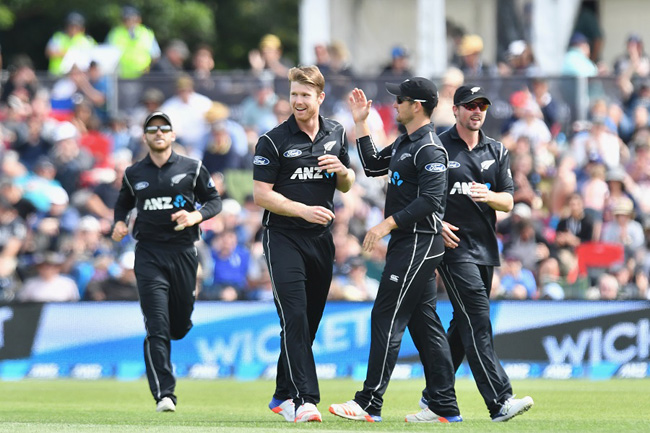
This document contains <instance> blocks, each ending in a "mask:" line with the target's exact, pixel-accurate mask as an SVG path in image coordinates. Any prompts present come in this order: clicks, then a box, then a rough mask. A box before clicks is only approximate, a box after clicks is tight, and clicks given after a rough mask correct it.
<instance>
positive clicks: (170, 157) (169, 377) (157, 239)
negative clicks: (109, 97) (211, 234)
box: [112, 111, 221, 412]
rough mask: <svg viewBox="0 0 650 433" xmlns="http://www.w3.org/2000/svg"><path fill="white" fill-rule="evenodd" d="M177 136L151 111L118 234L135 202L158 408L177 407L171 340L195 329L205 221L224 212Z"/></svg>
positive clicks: (126, 182) (127, 176)
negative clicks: (176, 148) (178, 149)
mask: <svg viewBox="0 0 650 433" xmlns="http://www.w3.org/2000/svg"><path fill="white" fill-rule="evenodd" d="M175 139H176V135H175V134H174V131H173V129H172V124H171V121H170V119H169V117H168V116H167V115H166V114H164V113H162V112H160V111H157V112H153V113H151V114H150V115H149V116H148V117H147V119H146V120H145V122H144V135H143V141H144V143H145V144H146V145H147V146H148V147H149V154H148V155H147V156H146V157H145V158H143V159H142V160H141V161H139V162H137V163H135V164H133V165H132V166H130V167H129V168H127V169H126V171H125V173H124V179H123V183H122V189H121V190H120V193H119V197H118V199H117V204H116V205H115V227H114V228H113V235H112V238H113V240H114V241H117V242H119V241H121V240H122V238H124V236H126V235H127V234H128V227H127V224H126V218H127V214H128V213H129V211H131V209H133V208H136V209H137V217H136V220H135V224H134V227H133V237H134V238H135V239H136V240H137V245H136V250H135V268H134V270H135V276H136V279H137V283H138V294H139V296H140V306H141V308H142V314H143V315H144V324H145V328H146V331H147V336H146V337H145V340H144V359H145V365H146V370H147V379H148V380H149V387H150V388H151V393H152V394H153V397H154V398H155V399H156V402H157V406H156V410H157V411H158V412H173V411H175V410H176V395H174V389H175V387H176V379H175V378H174V375H173V373H172V364H171V360H170V352H171V344H170V340H180V339H181V338H183V337H184V336H185V335H186V334H187V333H188V332H189V330H190V329H191V328H192V321H191V315H192V310H193V309H194V300H195V298H196V272H197V268H198V255H197V250H196V247H195V246H194V243H195V242H196V241H197V240H199V237H200V229H199V226H198V224H199V223H200V222H201V221H204V220H207V219H208V218H212V217H213V216H215V215H216V214H217V213H219V212H220V211H221V198H220V197H219V193H218V192H217V190H216V189H215V186H214V182H213V181H212V178H211V177H210V173H208V170H207V169H206V168H205V167H204V166H203V164H202V163H201V161H198V160H195V159H191V158H188V157H185V156H181V155H179V154H177V153H175V152H173V151H172V143H173V142H174V140H175ZM197 203H199V204H201V208H200V209H198V210H197V208H196V204H197Z"/></svg>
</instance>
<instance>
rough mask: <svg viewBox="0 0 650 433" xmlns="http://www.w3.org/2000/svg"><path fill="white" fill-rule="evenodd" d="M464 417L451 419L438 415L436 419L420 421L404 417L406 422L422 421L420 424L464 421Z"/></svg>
mask: <svg viewBox="0 0 650 433" xmlns="http://www.w3.org/2000/svg"><path fill="white" fill-rule="evenodd" d="M462 421H463V419H462V418H461V417H450V418H449V419H447V418H445V417H444V416H441V417H438V418H436V419H432V420H431V421H420V420H413V421H409V420H408V418H404V422H410V423H420V424H427V423H436V422H439V423H443V424H450V423H453V422H462Z"/></svg>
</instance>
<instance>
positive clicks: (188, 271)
mask: <svg viewBox="0 0 650 433" xmlns="http://www.w3.org/2000/svg"><path fill="white" fill-rule="evenodd" d="M198 263H199V261H198V252H197V250H196V247H195V246H194V245H191V246H182V247H175V246H174V245H169V244H153V243H144V242H138V244H137V246H136V250H135V267H134V270H135V276H136V279H137V282H138V293H139V295H140V308H141V309H142V314H143V316H144V326H145V329H146V331H147V335H146V337H145V339H144V361H145V365H146V369H147V380H148V381H149V388H150V389H151V394H152V395H153V397H154V398H155V399H156V401H160V400H161V399H162V398H163V397H169V398H171V399H172V400H173V401H174V404H176V395H175V394H174V389H175V387H176V378H175V377H174V374H173V371H172V364H171V359H170V358H171V340H180V339H181V338H183V337H185V335H187V333H188V332H189V331H190V329H191V328H192V320H191V316H192V311H193V310H194V300H195V293H196V271H197V268H198Z"/></svg>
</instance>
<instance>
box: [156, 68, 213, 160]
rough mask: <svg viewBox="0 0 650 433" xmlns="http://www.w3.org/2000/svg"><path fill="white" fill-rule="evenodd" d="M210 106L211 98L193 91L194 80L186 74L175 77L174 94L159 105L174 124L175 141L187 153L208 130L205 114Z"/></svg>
mask: <svg viewBox="0 0 650 433" xmlns="http://www.w3.org/2000/svg"><path fill="white" fill-rule="evenodd" d="M211 107H212V100H211V99H210V98H208V97H207V96H205V95H201V94H200V93H197V92H195V91H194V80H193V79H192V77H190V76H189V75H187V74H185V75H181V76H180V77H178V78H177V79H176V95H174V96H172V97H171V98H169V99H167V100H166V101H165V102H164V103H163V104H162V106H161V107H160V110H161V111H162V112H164V113H167V115H168V116H169V118H170V119H171V121H172V124H173V125H174V131H175V132H176V141H177V142H178V143H180V144H181V145H183V147H184V148H185V150H186V152H187V153H188V154H193V153H194V152H196V150H195V149H197V148H199V147H200V146H201V141H202V140H203V139H204V137H205V134H206V132H207V131H208V127H207V124H206V123H205V114H206V113H207V112H208V110H209V109H210V108H211Z"/></svg>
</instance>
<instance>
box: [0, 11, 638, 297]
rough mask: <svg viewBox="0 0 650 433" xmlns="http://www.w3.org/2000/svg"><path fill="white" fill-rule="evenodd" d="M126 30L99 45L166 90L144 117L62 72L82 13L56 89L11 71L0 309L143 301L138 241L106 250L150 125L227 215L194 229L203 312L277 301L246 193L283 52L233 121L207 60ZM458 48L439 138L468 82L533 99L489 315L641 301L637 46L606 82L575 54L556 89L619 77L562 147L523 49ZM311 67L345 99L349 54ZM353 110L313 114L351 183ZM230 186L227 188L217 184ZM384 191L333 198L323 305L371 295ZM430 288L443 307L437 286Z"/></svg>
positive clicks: (266, 64) (127, 16) (52, 47)
mask: <svg viewBox="0 0 650 433" xmlns="http://www.w3.org/2000/svg"><path fill="white" fill-rule="evenodd" d="M123 18H124V22H123V23H122V24H121V25H120V26H118V27H116V28H115V29H113V30H112V31H111V33H110V34H109V35H110V37H109V38H108V40H109V42H111V43H113V44H114V45H116V46H120V44H124V43H125V39H124V38H128V37H137V38H141V39H142V41H143V43H141V44H140V45H139V48H138V49H139V50H140V51H139V52H138V53H134V52H128V53H127V54H126V56H127V58H126V64H125V63H124V61H125V58H124V57H122V60H120V62H119V65H118V69H117V71H118V73H119V74H120V76H121V77H126V78H133V77H138V76H140V75H142V74H147V73H149V74H165V75H166V76H173V77H174V78H173V79H174V83H175V93H174V94H173V95H171V96H170V97H165V95H164V94H163V92H161V91H160V90H159V89H158V88H155V87H150V88H147V89H146V90H145V91H144V92H143V93H142V97H141V99H140V102H139V104H138V105H137V106H134V107H130V108H129V109H128V111H126V112H110V110H108V109H107V101H108V100H109V99H110V98H111V95H112V92H113V91H114V90H115V89H112V88H111V82H112V81H111V80H107V77H106V75H105V74H104V73H103V72H102V71H101V68H100V66H101V65H98V64H97V63H96V62H94V61H90V62H88V63H87V64H83V63H73V64H71V65H68V66H67V69H66V64H65V62H64V60H63V59H64V57H63V56H64V55H65V49H66V48H69V47H70V45H71V44H73V45H74V44H79V45H94V44H95V41H94V40H91V39H92V38H88V37H85V36H83V24H84V22H83V17H82V16H81V15H79V14H78V13H72V14H71V15H70V16H69V17H68V19H67V21H66V27H65V31H64V32H59V33H57V34H56V35H54V36H53V37H52V40H50V41H49V42H47V51H46V52H47V55H48V56H49V57H50V60H51V63H50V73H51V74H52V76H54V77H56V80H55V81H54V84H53V85H52V86H51V87H45V86H43V85H41V84H40V83H39V80H38V79H37V74H36V73H35V71H34V69H33V67H32V64H31V60H30V59H29V58H27V57H25V56H18V57H16V58H14V59H12V61H11V62H10V68H9V74H8V79H7V80H6V82H4V83H3V84H2V93H1V97H0V139H2V146H0V221H1V223H0V301H36V302H48V301H77V300H88V301H103V300H134V299H137V289H136V287H135V278H134V275H133V248H134V240H133V239H132V238H131V237H130V236H129V237H127V238H125V239H124V240H123V241H122V242H120V243H119V244H116V243H115V242H113V241H111V240H110V230H111V226H112V223H113V220H112V218H113V206H114V203H115V200H116V197H117V194H118V191H119V189H120V187H121V183H122V175H123V172H124V169H125V168H126V167H127V166H129V165H130V164H131V163H132V162H134V161H136V160H138V159H139V158H141V157H142V156H143V155H144V154H145V153H146V149H145V148H144V147H143V146H144V145H143V144H142V139H141V136H142V122H143V119H144V118H145V117H146V115H147V114H148V113H149V112H151V111H154V110H158V109H160V110H162V111H164V112H166V113H167V114H169V115H170V117H171V118H172V123H173V126H174V129H175V132H176V135H177V138H178V139H177V143H176V145H175V151H177V152H179V153H183V154H187V155H190V156H192V157H195V158H198V159H202V160H203V162H204V164H205V165H206V167H208V168H209V170H210V172H211V173H213V178H214V181H215V184H216V185H217V188H218V190H219V192H220V194H221V195H222V197H223V198H224V202H223V211H222V212H221V213H220V214H219V215H218V216H217V217H215V218H213V219H211V220H209V221H206V222H204V223H203V224H202V229H203V241H201V242H200V245H199V251H200V256H201V266H200V278H199V281H200V286H201V287H199V289H200V290H199V298H200V299H205V300H224V301H232V300H271V299H273V295H272V291H271V282H270V278H269V276H268V272H267V269H266V264H265V262H264V259H263V257H262V252H263V248H262V245H261V244H260V240H261V220H262V218H261V216H262V210H261V209H260V208H259V207H257V206H256V205H255V204H254V202H253V200H252V197H251V196H250V188H249V189H247V185H249V186H250V185H252V180H251V179H248V182H247V181H246V180H245V179H246V176H247V173H248V174H250V170H251V169H252V165H251V164H252V156H251V155H252V154H253V150H254V149H253V146H254V145H255V143H256V142H257V138H258V136H259V135H260V134H262V133H264V132H265V131H267V130H268V129H270V128H272V127H273V126H275V125H276V124H278V123H279V122H282V121H284V120H285V119H286V118H287V117H288V116H289V115H290V114H291V107H290V105H289V102H288V99H287V97H288V95H284V94H278V92H276V88H275V87H274V82H275V80H276V79H283V80H284V79H286V71H287V69H288V68H289V67H290V66H292V65H291V62H290V61H288V60H287V59H286V58H285V57H284V56H283V53H282V43H281V41H280V39H279V38H278V37H277V36H275V35H265V36H263V37H262V38H261V41H260V44H259V47H257V48H255V49H253V50H251V52H250V53H249V60H250V70H249V71H248V72H246V73H247V74H250V76H252V77H254V78H255V80H256V81H255V82H256V83H257V84H256V85H255V87H254V88H253V89H251V91H250V95H249V96H248V97H247V98H245V99H243V100H242V102H241V103H240V104H237V105H228V104H225V103H223V102H222V101H216V100H212V99H211V98H209V97H208V96H206V94H205V93H209V92H207V91H206V90H208V89H213V88H214V86H215V81H214V77H213V75H212V72H213V71H212V69H213V68H214V59H213V57H212V50H211V48H210V47H208V46H198V47H196V48H195V50H194V51H191V50H190V49H189V48H188V46H187V45H186V44H185V42H183V41H181V40H176V39H175V40H171V41H170V42H168V43H167V44H166V45H165V49H164V51H163V52H161V50H160V48H159V47H158V43H157V41H156V40H155V36H154V35H153V33H152V32H151V30H150V29H148V28H147V27H145V26H144V25H143V24H142V22H141V17H140V15H139V12H138V11H137V10H135V9H133V8H125V10H124V13H123ZM65 34H68V36H67V37H68V38H69V39H66V36H65ZM79 35H82V36H79ZM129 35H131V36H129ZM73 40H74V41H76V42H74V43H73V42H72V41H73ZM455 41H456V46H455V48H454V51H453V53H452V54H453V56H452V57H451V60H452V65H451V66H450V68H449V69H448V71H447V72H446V73H445V74H444V76H443V77H441V78H440V79H439V80H435V81H436V83H437V84H438V87H439V89H440V102H439V105H438V108H437V109H436V111H435V112H434V118H433V120H434V123H435V125H436V128H437V131H438V132H441V131H444V130H445V129H447V128H449V127H450V126H451V125H453V123H454V122H455V120H454V118H453V116H452V112H451V104H452V102H451V101H452V96H453V93H454V91H455V89H456V88H457V87H459V86H460V85H462V84H463V83H464V82H471V80H472V79H474V78H480V77H494V78H496V79H498V77H504V76H522V77H526V83H527V85H525V86H523V87H522V88H519V89H517V90H516V91H514V92H513V93H512V94H511V95H510V98H509V102H510V110H511V111H512V118H511V119H509V120H508V121H507V122H504V124H503V127H502V134H501V136H499V137H496V138H498V139H500V140H502V141H503V143H504V144H505V145H506V147H507V148H508V149H509V151H510V155H511V170H512V176H513V179H514V182H515V203H516V205H515V208H514V210H513V212H511V213H510V214H499V223H498V227H497V230H498V233H499V236H500V243H501V247H502V253H503V254H502V257H503V260H502V266H501V268H500V269H498V272H497V275H496V276H495V278H494V287H493V290H492V296H493V298H495V299H552V300H561V299H569V298H577V299H650V291H649V290H648V273H649V271H650V255H648V249H649V248H650V242H649V240H650V236H649V234H650V194H647V193H646V191H647V189H648V187H649V186H650V123H649V116H648V110H649V109H650V81H647V80H650V61H649V60H648V56H647V55H646V54H645V52H644V50H643V42H642V41H641V39H640V37H638V36H637V35H634V34H633V35H630V37H629V39H628V41H627V44H626V47H625V51H624V52H623V53H622V54H621V56H620V57H619V58H617V59H616V62H615V63H614V64H613V65H611V68H606V67H605V66H604V65H602V64H601V65H596V64H595V63H593V61H592V60H591V59H590V56H589V44H588V43H586V38H585V37H584V36H583V35H581V34H576V35H574V36H573V37H572V39H571V43H570V46H571V48H570V49H569V51H568V53H567V57H566V59H565V62H564V67H565V73H566V74H570V75H571V74H573V75H582V76H594V75H597V74H613V75H614V76H615V77H616V79H617V84H618V86H619V89H620V92H619V95H620V96H619V97H617V98H605V97H600V96H599V97H594V98H592V100H591V101H590V110H589V116H588V119H587V120H584V121H580V122H575V123H574V125H573V128H572V129H571V130H570V131H562V130H561V126H560V123H559V116H560V113H559V112H558V107H557V104H556V102H555V98H556V96H557V95H554V94H553V93H552V92H551V91H550V90H549V86H548V82H547V80H545V79H544V78H543V77H542V76H540V75H539V71H538V68H537V65H536V64H535V59H534V55H533V53H532V51H531V48H530V45H529V44H528V43H527V42H526V41H523V40H517V41H513V42H512V43H511V44H510V45H509V46H508V49H507V52H506V53H505V56H504V59H505V61H503V62H499V63H498V64H494V65H489V64H488V63H487V62H486V61H485V59H483V58H482V51H483V41H482V39H481V37H480V36H479V35H472V34H466V35H464V36H462V37H458V38H456V39H455ZM314 51H315V55H316V58H317V62H318V65H319V67H320V68H321V70H322V71H323V72H324V75H325V77H326V81H327V85H328V86H330V87H329V88H330V89H331V86H348V88H347V90H348V91H349V90H350V89H351V83H354V80H355V78H357V77H355V74H354V73H353V69H352V67H351V66H352V61H351V60H350V58H349V53H348V51H347V49H346V47H345V46H344V44H342V43H340V42H333V43H331V44H317V45H316V46H315V47H314ZM142 53H144V54H145V58H144V59H143V58H142V57H138V61H137V62H136V64H129V63H128V57H129V56H141V55H142ZM388 54H389V56H387V62H386V65H385V67H384V68H383V69H382V70H381V72H380V73H379V74H380V76H381V77H382V79H385V80H389V81H399V80H401V79H403V78H406V77H408V76H410V75H412V72H411V65H410V63H409V51H408V49H407V48H406V47H404V46H402V45H397V46H395V47H394V48H393V49H392V50H391V51H390V53H388ZM145 63H146V64H145ZM148 71H150V72H148ZM326 92H328V89H326ZM346 95H347V92H343V96H342V97H341V98H339V99H333V100H332V98H330V99H329V100H328V99H327V98H326V106H327V108H326V109H324V110H323V111H324V112H325V113H326V114H327V115H329V116H332V117H334V118H336V119H337V120H338V121H340V122H341V123H342V124H343V125H344V126H346V125H347V126H346V129H347V132H348V140H349V146H350V153H351V159H352V164H353V168H355V169H356V170H360V167H361V166H360V164H359V161H358V155H357V153H356V144H355V141H354V140H355V137H354V136H353V130H354V128H352V127H351V117H350V113H349V110H348V108H347V104H346ZM393 116H394V110H393V109H392V107H391V104H390V103H384V104H382V103H380V102H377V103H376V104H374V105H373V107H372V112H371V114H370V117H369V124H370V127H371V129H372V131H373V137H374V138H375V141H377V142H378V144H379V145H380V146H383V145H387V144H389V143H391V142H392V140H393V139H394V138H395V137H396V135H397V134H398V127H397V124H396V122H395V120H394V118H393ZM237 173H239V177H237V179H238V180H237V181H236V182H228V180H229V179H228V176H236V175H237ZM248 177H251V176H248ZM384 188H385V180H382V179H369V178H367V177H365V176H364V175H361V174H359V176H357V183H356V184H355V185H354V187H353V189H352V190H351V191H350V192H349V193H348V194H345V195H343V194H340V195H336V196H335V202H336V219H335V223H334V225H333V227H332V230H333V234H334V240H335V245H336V262H335V263H334V272H335V277H334V279H333V282H332V288H331V292H330V297H331V298H332V299H339V300H350V301H369V300H372V299H374V297H375V296H376V292H377V287H378V281H379V278H380V275H381V272H382V269H383V260H384V255H385V248H386V240H384V242H382V243H381V245H379V246H378V247H377V248H375V249H374V250H373V252H372V254H371V255H364V254H362V248H361V243H360V242H361V239H363V237H364V235H365V232H366V230H367V228H369V227H372V226H373V225H375V224H376V223H377V222H378V221H380V220H381V219H383V208H382V206H383V202H384V200H383V194H384ZM232 189H236V190H237V191H233V190H232ZM601 242H602V243H605V244H606V245H617V246H620V247H622V253H621V255H620V257H619V258H620V260H613V261H612V262H611V263H608V264H606V265H602V266H600V267H598V268H596V269H593V268H590V269H588V272H584V269H582V267H581V264H580V260H581V258H580V257H579V253H578V251H579V249H580V248H579V247H580V246H581V245H590V244H592V243H601ZM439 286H440V288H441V289H440V291H441V296H443V297H444V296H445V293H444V285H442V284H440V285H439Z"/></svg>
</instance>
